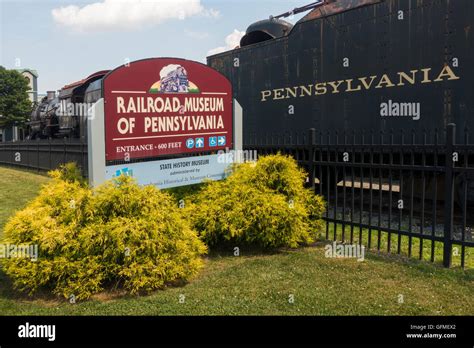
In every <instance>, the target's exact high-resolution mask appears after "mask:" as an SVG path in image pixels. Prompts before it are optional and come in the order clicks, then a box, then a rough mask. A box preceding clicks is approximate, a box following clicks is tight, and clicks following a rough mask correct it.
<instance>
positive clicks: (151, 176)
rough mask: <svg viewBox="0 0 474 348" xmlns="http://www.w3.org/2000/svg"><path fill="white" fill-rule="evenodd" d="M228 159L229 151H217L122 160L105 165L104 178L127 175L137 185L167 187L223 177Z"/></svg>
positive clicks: (226, 169)
mask: <svg viewBox="0 0 474 348" xmlns="http://www.w3.org/2000/svg"><path fill="white" fill-rule="evenodd" d="M224 157H225V158H224ZM231 163H232V158H231V154H219V155H209V156H196V157H187V158H176V159H171V160H162V161H153V162H140V163H130V164H122V165H115V166H107V167H106V174H105V179H107V180H108V179H112V178H115V177H118V176H120V175H129V176H131V177H133V178H135V179H136V180H137V182H138V184H140V185H155V186H157V187H159V188H160V189H166V188H171V187H177V186H186V185H193V184H199V183H201V182H203V181H204V180H206V179H208V180H221V179H224V178H225V177H226V174H227V171H228V169H229V167H230V165H231Z"/></svg>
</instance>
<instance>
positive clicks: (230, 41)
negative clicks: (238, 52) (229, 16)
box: [207, 29, 245, 56]
mask: <svg viewBox="0 0 474 348" xmlns="http://www.w3.org/2000/svg"><path fill="white" fill-rule="evenodd" d="M244 35H245V31H239V30H237V29H234V31H233V32H232V33H230V34H229V35H227V36H226V38H225V46H220V47H216V48H213V49H212V50H209V52H207V55H208V56H212V55H213V54H218V53H222V52H225V51H229V50H233V49H234V48H236V47H237V46H239V45H240V39H242V37H243V36H244Z"/></svg>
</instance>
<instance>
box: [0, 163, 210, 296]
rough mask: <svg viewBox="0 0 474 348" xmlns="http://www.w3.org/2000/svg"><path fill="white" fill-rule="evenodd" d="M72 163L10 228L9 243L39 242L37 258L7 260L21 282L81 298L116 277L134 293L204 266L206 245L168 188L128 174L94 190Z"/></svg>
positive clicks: (15, 281)
mask: <svg viewBox="0 0 474 348" xmlns="http://www.w3.org/2000/svg"><path fill="white" fill-rule="evenodd" d="M70 169H71V168H69V169H67V168H66V169H64V168H62V169H61V170H59V171H55V172H53V173H51V176H52V178H53V179H52V180H51V181H50V182H49V183H48V184H47V185H45V186H44V187H43V188H42V190H41V191H40V194H39V196H38V197H37V198H36V199H34V200H33V201H32V202H31V203H30V204H29V205H28V206H27V207H26V208H25V209H24V210H22V211H20V212H18V213H17V214H16V215H15V216H14V217H13V218H11V219H10V220H9V222H8V223H7V225H6V227H5V239H4V240H3V241H2V242H3V243H6V244H12V245H32V244H37V245H38V248H39V258H38V260H37V261H32V260H29V259H25V258H8V259H4V260H3V261H2V264H3V267H4V270H5V272H6V274H7V275H8V276H9V277H10V278H11V279H12V280H13V284H14V286H15V287H16V288H18V289H20V290H22V291H27V292H29V293H33V292H35V291H37V290H38V289H39V288H43V287H46V288H48V289H50V290H51V291H52V292H53V293H55V294H58V295H62V296H64V297H66V298H68V297H70V296H71V295H74V296H75V298H76V299H79V300H80V299H86V298H88V297H90V296H91V295H92V294H94V293H97V292H99V291H101V290H103V289H104V288H105V287H106V286H108V285H112V284H115V285H117V286H123V288H125V289H126V290H127V291H128V292H130V293H132V294H134V293H138V292H141V291H151V290H155V289H159V288H161V287H163V286H164V285H165V284H167V283H171V282H176V281H185V280H188V279H189V278H191V277H192V276H193V275H195V274H196V273H197V271H198V270H199V269H200V267H202V264H203V261H202V259H201V257H200V256H201V255H202V254H204V253H205V252H206V247H205V245H204V244H203V243H202V242H201V241H200V240H199V238H198V237H197V234H196V232H195V231H193V230H192V229H191V227H190V225H189V223H188V222H187V220H185V219H184V218H183V217H182V216H181V214H180V211H179V209H178V208H177V206H176V204H175V202H174V201H173V199H172V197H171V196H170V195H169V194H166V193H163V192H161V191H159V190H158V189H156V188H155V187H151V186H147V187H140V186H138V185H137V184H136V183H135V182H134V181H133V179H131V178H129V177H125V176H121V177H119V178H117V179H116V180H114V181H111V182H107V183H106V184H104V185H103V186H101V187H99V188H98V189H96V190H94V191H93V190H90V189H89V188H88V187H86V186H85V185H84V183H83V182H82V181H80V180H79V181H78V180H77V179H75V178H74V175H71V173H70ZM72 169H73V168H72Z"/></svg>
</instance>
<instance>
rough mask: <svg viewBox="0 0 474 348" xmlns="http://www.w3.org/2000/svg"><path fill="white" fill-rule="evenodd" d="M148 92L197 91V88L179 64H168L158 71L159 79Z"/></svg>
mask: <svg viewBox="0 0 474 348" xmlns="http://www.w3.org/2000/svg"><path fill="white" fill-rule="evenodd" d="M150 93H199V88H198V86H196V85H195V84H194V83H193V82H191V81H189V79H188V72H187V71H186V69H185V68H184V67H182V66H181V65H176V64H170V65H167V66H165V67H164V68H163V69H161V71H160V80H159V81H158V82H156V83H154V84H153V86H151V88H150Z"/></svg>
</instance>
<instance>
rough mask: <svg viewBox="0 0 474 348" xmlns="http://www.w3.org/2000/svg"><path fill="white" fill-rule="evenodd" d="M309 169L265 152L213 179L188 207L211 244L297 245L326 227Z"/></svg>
mask: <svg viewBox="0 0 474 348" xmlns="http://www.w3.org/2000/svg"><path fill="white" fill-rule="evenodd" d="M305 177H306V174H305V173H304V171H302V170H301V169H300V168H299V167H298V166H297V164H296V162H295V161H294V160H293V159H292V158H290V157H286V156H282V155H273V156H266V157H261V158H260V159H259V160H258V162H257V163H256V164H255V163H244V164H240V165H236V166H235V167H234V171H233V174H232V175H231V176H230V177H228V178H227V179H226V180H225V181H221V182H210V183H208V184H207V185H206V187H204V188H203V189H202V190H201V191H200V192H198V193H197V194H196V195H195V197H194V202H193V204H192V205H191V206H188V207H187V208H186V209H187V211H188V214H189V216H190V217H191V220H192V222H193V225H194V227H195V228H196V229H197V230H198V231H199V233H200V235H201V237H202V239H203V240H204V241H205V242H206V243H207V244H208V245H217V244H222V243H226V242H229V243H237V244H254V245H258V246H261V247H283V246H287V247H293V248H294V247H297V246H298V245H300V244H309V243H311V242H313V241H314V238H315V236H316V234H317V232H319V230H320V229H321V226H322V224H321V220H320V218H321V216H322V214H323V212H324V201H323V200H322V198H321V197H319V196H315V195H314V194H313V193H312V192H311V191H310V190H309V189H306V188H305V187H304V179H305Z"/></svg>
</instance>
